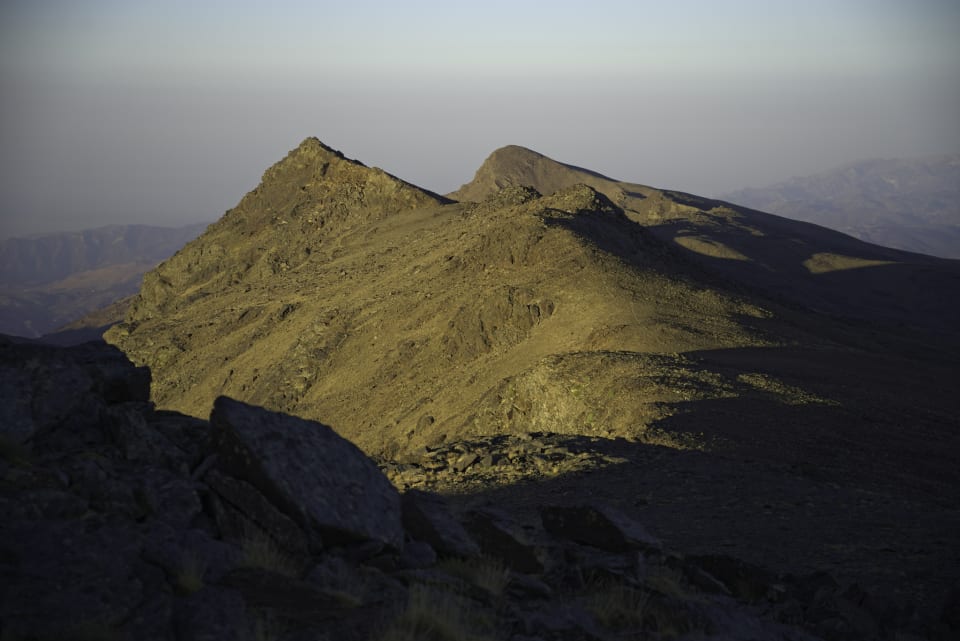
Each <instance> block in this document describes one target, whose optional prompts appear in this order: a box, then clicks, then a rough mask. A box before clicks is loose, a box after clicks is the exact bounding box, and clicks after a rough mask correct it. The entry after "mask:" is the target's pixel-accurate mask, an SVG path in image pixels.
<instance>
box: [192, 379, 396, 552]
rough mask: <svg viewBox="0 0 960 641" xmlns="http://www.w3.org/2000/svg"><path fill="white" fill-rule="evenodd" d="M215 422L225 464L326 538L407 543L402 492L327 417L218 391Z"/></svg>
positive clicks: (317, 538)
mask: <svg viewBox="0 0 960 641" xmlns="http://www.w3.org/2000/svg"><path fill="white" fill-rule="evenodd" d="M210 422H211V425H212V427H213V430H214V434H215V439H216V449H217V452H218V454H219V457H220V466H221V467H222V468H223V469H225V470H229V471H230V472H232V474H233V476H235V477H237V478H242V479H245V480H248V481H249V482H250V483H252V484H253V485H254V486H255V487H257V488H258V489H259V490H260V491H261V492H263V494H264V496H267V497H269V498H270V499H271V501H272V502H273V503H274V504H276V505H279V506H283V507H284V511H285V512H286V513H287V514H290V515H291V516H293V517H294V518H295V520H296V521H297V522H298V523H299V524H300V525H301V526H302V527H303V528H304V529H305V530H306V531H307V532H310V533H311V534H312V535H313V537H312V538H313V543H314V545H315V547H317V548H322V547H323V544H324V541H327V542H335V543H341V544H342V543H347V542H351V541H379V542H382V543H384V544H386V545H389V546H391V547H393V548H400V547H402V542H403V529H402V528H401V526H400V496H399V494H397V490H396V489H395V488H394V487H393V486H392V485H391V484H390V482H389V481H387V479H386V478H385V477H384V476H383V474H381V473H380V470H378V469H377V466H376V464H374V463H373V461H371V460H370V459H368V458H367V457H366V456H365V455H364V454H363V453H362V452H361V451H360V450H359V449H357V447H356V446H355V445H353V444H352V443H350V442H349V441H346V440H344V439H342V438H341V437H340V436H338V435H337V434H336V432H334V431H333V430H332V429H330V428H329V427H328V426H326V425H322V424H320V423H315V422H312V421H305V420H303V419H299V418H296V417H293V416H284V415H280V414H276V413H274V412H268V411H267V410H264V409H261V408H259V407H253V406H251V405H247V404H245V403H240V402H239V401H235V400H233V399H229V398H226V397H220V398H218V399H217V401H216V403H214V406H213V414H212V415H211V417H210Z"/></svg>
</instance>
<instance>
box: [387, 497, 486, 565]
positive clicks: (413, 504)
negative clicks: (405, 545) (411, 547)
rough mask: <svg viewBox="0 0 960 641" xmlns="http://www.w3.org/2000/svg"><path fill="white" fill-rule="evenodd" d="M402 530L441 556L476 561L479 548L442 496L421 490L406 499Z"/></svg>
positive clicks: (404, 501) (404, 499)
mask: <svg viewBox="0 0 960 641" xmlns="http://www.w3.org/2000/svg"><path fill="white" fill-rule="evenodd" d="M401 504H402V508H403V526H404V528H405V529H406V530H407V533H408V534H409V535H410V536H411V537H413V538H414V539H417V540H419V541H424V542H426V543H429V544H430V545H431V546H433V548H434V549H435V550H436V551H437V553H438V554H440V555H441V556H456V557H474V556H478V555H479V554H480V548H479V547H478V546H477V544H476V543H475V542H474V540H473V539H471V538H470V535H469V534H467V531H466V530H465V529H464V528H463V525H461V524H460V522H459V521H458V520H456V519H455V518H454V517H453V515H452V514H451V513H450V510H449V509H448V508H447V504H446V502H445V501H444V500H443V498H441V497H440V496H438V495H436V494H431V493H428V492H422V491H420V490H410V491H408V492H407V493H406V494H404V495H403V498H402V501H401Z"/></svg>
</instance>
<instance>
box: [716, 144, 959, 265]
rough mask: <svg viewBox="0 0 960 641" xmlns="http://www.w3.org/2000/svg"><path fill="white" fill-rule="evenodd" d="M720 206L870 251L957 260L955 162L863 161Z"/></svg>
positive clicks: (732, 196)
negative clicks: (811, 229) (849, 240)
mask: <svg viewBox="0 0 960 641" xmlns="http://www.w3.org/2000/svg"><path fill="white" fill-rule="evenodd" d="M723 199H724V200H728V201H730V202H734V203H737V204H740V205H744V206H746V207H751V208H753V209H759V210H761V211H766V212H770V213H772V214H777V215H778V216H785V217H787V218H793V219H795V220H804V221H807V222H811V223H816V224H818V225H823V226H824V227H829V228H831V229H836V230H838V231H842V232H844V233H846V234H850V235H851V236H855V237H856V238H860V239H861V240H865V241H868V242H871V243H875V244H877V245H884V246H886V247H895V248H897V249H905V250H907V251H914V252H920V253H924V254H930V255H933V256H942V257H945V258H960V154H951V155H945V156H929V157H924V158H916V159H894V160H866V161H862V162H857V163H853V164H850V165H846V166H844V167H841V168H839V169H835V170H832V171H826V172H823V173H820V174H816V175H813V176H804V177H798V178H791V179H790V180H786V181H784V182H781V183H778V184H775V185H771V186H769V187H761V188H750V189H741V190H738V191H734V192H731V193H728V194H725V195H724V196H723Z"/></svg>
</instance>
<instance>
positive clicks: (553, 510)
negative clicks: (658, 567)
mask: <svg viewBox="0 0 960 641" xmlns="http://www.w3.org/2000/svg"><path fill="white" fill-rule="evenodd" d="M540 518H541V520H542V521H543V527H544V529H545V530H546V531H547V532H549V533H550V534H552V535H553V536H555V537H557V538H560V539H568V540H570V541H575V542H576V543H582V544H585V545H592V546H593V547H596V548H600V549H602V550H608V551H610V552H625V551H628V550H630V549H641V550H658V549H660V542H659V541H658V540H657V539H655V538H654V537H653V536H651V535H650V533H648V532H647V531H646V529H644V527H643V526H642V525H640V524H639V523H637V522H636V521H634V520H633V519H631V518H629V517H628V516H626V515H624V514H621V513H620V512H618V511H617V510H615V509H614V508H612V507H609V506H598V505H578V506H571V507H567V506H558V505H555V506H548V507H544V508H542V509H541V510H540Z"/></svg>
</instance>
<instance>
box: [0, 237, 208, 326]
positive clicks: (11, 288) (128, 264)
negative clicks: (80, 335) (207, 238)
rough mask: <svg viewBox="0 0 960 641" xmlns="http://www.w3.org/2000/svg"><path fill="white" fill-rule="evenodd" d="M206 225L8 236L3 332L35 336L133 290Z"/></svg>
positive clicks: (0, 254) (3, 259)
mask: <svg viewBox="0 0 960 641" xmlns="http://www.w3.org/2000/svg"><path fill="white" fill-rule="evenodd" d="M205 227H206V225H205V224H196V225H189V226H186V227H177V228H167V227H151V226H146V225H111V226H108V227H101V228H98V229H90V230H85V231H81V232H65V233H59V234H43V235H38V236H32V237H27V238H8V239H6V240H3V241H2V242H0V333H5V334H11V335H15V336H27V337H38V336H41V335H43V334H46V333H49V332H52V331H54V330H56V329H58V328H60V327H62V326H64V325H66V324H69V323H71V322H73V321H76V320H78V319H79V318H81V317H82V316H84V315H86V314H88V313H90V312H94V311H97V310H100V309H102V308H104V307H107V306H110V305H111V304H113V303H115V302H116V301H118V300H119V299H121V298H124V297H127V296H130V295H132V294H134V293H135V292H136V291H137V289H138V288H139V286H140V280H141V278H142V277H143V274H144V273H145V272H146V271H147V270H149V269H152V268H153V267H155V266H156V265H157V263H159V262H160V261H162V260H164V259H166V258H168V257H170V256H171V255H172V254H173V253H174V252H176V251H177V250H178V249H180V248H181V247H183V245H185V244H186V243H187V241H189V240H192V239H193V238H196V237H197V235H199V234H200V233H201V232H202V231H203V229H204V228H205ZM111 318H112V317H111ZM100 320H105V319H103V318H101V319H100ZM113 320H115V319H113ZM113 320H108V321H107V322H105V323H104V324H107V323H108V322H113Z"/></svg>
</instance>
